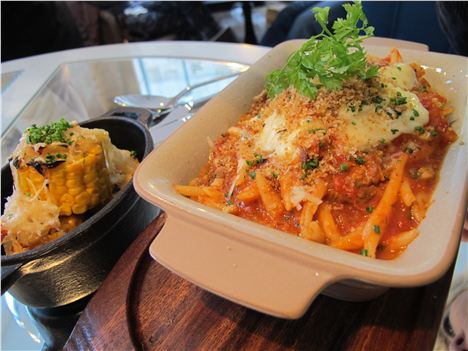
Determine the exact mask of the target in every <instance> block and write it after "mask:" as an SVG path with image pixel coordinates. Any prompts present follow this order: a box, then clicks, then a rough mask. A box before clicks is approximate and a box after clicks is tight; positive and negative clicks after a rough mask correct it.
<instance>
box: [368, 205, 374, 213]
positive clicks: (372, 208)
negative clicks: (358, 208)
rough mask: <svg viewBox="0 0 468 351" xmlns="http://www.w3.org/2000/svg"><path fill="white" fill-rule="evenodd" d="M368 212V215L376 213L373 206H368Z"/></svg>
mask: <svg viewBox="0 0 468 351" xmlns="http://www.w3.org/2000/svg"><path fill="white" fill-rule="evenodd" d="M366 211H367V213H372V211H374V207H373V206H367V207H366Z"/></svg>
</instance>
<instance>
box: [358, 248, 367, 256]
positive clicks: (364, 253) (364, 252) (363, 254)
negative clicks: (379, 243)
mask: <svg viewBox="0 0 468 351" xmlns="http://www.w3.org/2000/svg"><path fill="white" fill-rule="evenodd" d="M360 254H361V256H366V257H367V256H369V254H368V251H367V249H361V252H360Z"/></svg>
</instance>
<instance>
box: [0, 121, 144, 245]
mask: <svg viewBox="0 0 468 351" xmlns="http://www.w3.org/2000/svg"><path fill="white" fill-rule="evenodd" d="M137 165H138V160H137V159H136V158H135V157H134V156H133V154H132V153H131V152H130V151H127V150H120V149H118V148H117V147H115V146H114V145H113V144H112V143H111V140H110V138H109V134H108V133H107V132H106V131H105V130H102V129H86V128H81V127H80V126H78V125H77V124H71V123H68V122H67V121H65V120H63V119H62V120H60V121H58V122H55V123H53V124H50V125H46V126H43V127H37V126H35V125H33V126H32V127H31V128H29V129H28V130H27V131H26V133H25V134H24V135H23V138H22V139H21V141H20V144H19V145H18V146H17V148H16V149H15V151H14V152H13V155H12V159H11V162H10V166H11V170H12V174H13V179H14V184H15V189H14V191H13V195H12V196H10V197H9V198H8V201H7V203H6V205H5V211H4V214H3V215H2V218H1V229H2V243H3V246H4V248H5V250H6V252H7V254H12V253H18V252H22V251H25V250H28V249H31V248H33V247H35V246H38V245H41V244H44V243H46V242H48V241H51V240H54V239H56V238H58V237H60V236H62V235H63V234H64V233H66V232H68V231H70V230H72V229H73V228H74V227H76V226H78V225H79V224H80V223H81V221H82V219H83V216H82V214H84V213H85V212H87V211H88V210H90V209H93V208H96V207H97V206H99V205H102V204H104V203H106V202H107V201H108V200H110V198H111V196H112V192H113V191H115V190H116V189H120V188H121V187H123V186H124V185H125V184H127V183H128V182H129V181H130V179H131V177H132V175H133V172H134V170H135V168H136V166H137Z"/></svg>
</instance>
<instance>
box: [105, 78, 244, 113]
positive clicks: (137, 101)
mask: <svg viewBox="0 0 468 351" xmlns="http://www.w3.org/2000/svg"><path fill="white" fill-rule="evenodd" d="M240 73H241V72H235V73H231V74H229V75H226V76H221V77H217V78H214V79H211V80H207V81H205V82H202V83H198V84H194V85H187V86H186V87H185V88H184V89H183V90H182V91H181V92H179V93H178V94H177V95H176V96H173V97H165V96H158V95H120V96H116V97H115V98H114V103H116V104H117V105H120V106H124V107H140V108H146V109H149V110H153V111H154V112H157V113H165V112H168V111H169V110H173V109H174V107H175V106H177V102H178V101H179V100H180V99H181V98H182V97H183V96H184V95H185V94H187V93H188V92H190V91H192V90H194V89H197V88H200V87H202V86H205V85H209V84H212V83H215V82H219V81H221V80H224V79H228V78H232V77H236V76H238V75H239V74H240Z"/></svg>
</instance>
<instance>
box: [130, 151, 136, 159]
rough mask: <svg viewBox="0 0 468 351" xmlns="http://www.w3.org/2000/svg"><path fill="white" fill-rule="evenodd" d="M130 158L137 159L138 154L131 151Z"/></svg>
mask: <svg viewBox="0 0 468 351" xmlns="http://www.w3.org/2000/svg"><path fill="white" fill-rule="evenodd" d="M130 156H132V157H133V158H137V152H136V151H135V150H132V151H130Z"/></svg>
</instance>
